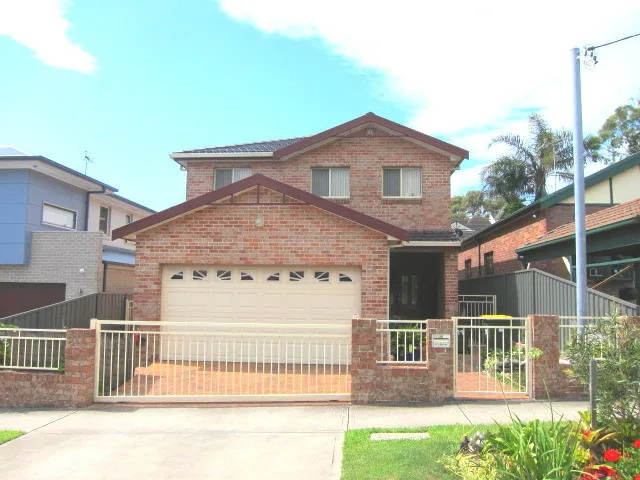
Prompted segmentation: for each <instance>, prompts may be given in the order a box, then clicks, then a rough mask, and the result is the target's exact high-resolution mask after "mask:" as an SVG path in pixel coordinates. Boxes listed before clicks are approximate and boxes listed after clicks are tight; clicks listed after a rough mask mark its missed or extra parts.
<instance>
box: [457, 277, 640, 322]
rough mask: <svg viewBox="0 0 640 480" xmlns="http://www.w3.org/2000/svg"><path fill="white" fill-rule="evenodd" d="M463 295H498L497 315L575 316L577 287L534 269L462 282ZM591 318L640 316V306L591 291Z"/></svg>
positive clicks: (589, 298)
mask: <svg viewBox="0 0 640 480" xmlns="http://www.w3.org/2000/svg"><path fill="white" fill-rule="evenodd" d="M458 293H459V294H460V295H496V296H497V300H498V301H497V309H498V313H500V314H504V315H511V316H514V317H524V316H526V315H531V314H540V315H544V314H549V315H561V316H575V315H576V304H575V302H576V301H575V298H576V285H575V283H573V282H570V281H569V280H565V279H563V278H559V277H556V276H554V275H551V274H549V273H546V272H542V271H540V270H537V269H535V268H531V269H528V270H520V271H518V272H512V273H506V274H502V275H490V276H487V277H478V278H469V279H466V280H460V283H459V292H458ZM587 300H588V305H589V313H588V315H589V316H592V317H599V316H603V315H609V314H610V313H612V312H613V310H614V309H615V308H619V309H620V314H621V315H629V316H633V315H640V306H638V305H635V304H633V303H630V302H625V301H624V300H620V299H619V298H616V297H613V296H611V295H607V294H604V293H601V292H598V291H596V290H593V289H589V291H588V294H587Z"/></svg>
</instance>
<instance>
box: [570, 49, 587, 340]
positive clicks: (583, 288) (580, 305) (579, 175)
mask: <svg viewBox="0 0 640 480" xmlns="http://www.w3.org/2000/svg"><path fill="white" fill-rule="evenodd" d="M571 63H572V64H573V198H574V200H575V225H576V315H577V317H578V325H580V326H582V325H584V324H585V323H586V320H585V318H584V317H586V316H587V236H586V233H585V226H584V217H585V215H584V143H583V138H584V137H583V135H582V93H581V88H580V49H579V48H573V49H571ZM580 331H581V332H582V328H580Z"/></svg>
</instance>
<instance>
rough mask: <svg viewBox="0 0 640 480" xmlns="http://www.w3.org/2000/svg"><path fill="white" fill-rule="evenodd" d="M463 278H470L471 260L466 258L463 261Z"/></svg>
mask: <svg viewBox="0 0 640 480" xmlns="http://www.w3.org/2000/svg"><path fill="white" fill-rule="evenodd" d="M464 278H471V259H470V258H467V259H466V260H465V261H464Z"/></svg>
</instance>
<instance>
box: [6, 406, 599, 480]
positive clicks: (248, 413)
mask: <svg viewBox="0 0 640 480" xmlns="http://www.w3.org/2000/svg"><path fill="white" fill-rule="evenodd" d="M511 408H512V411H513V412H514V413H516V414H518V415H519V416H520V417H521V418H522V419H530V418H549V417H550V409H549V406H548V405H545V404H542V403H538V402H521V403H512V404H511ZM585 408H586V405H585V404H584V403H583V402H558V403H555V404H554V409H555V410H556V411H558V412H560V413H564V414H565V415H567V416H569V417H572V418H575V417H576V412H577V411H578V410H581V409H585ZM492 419H495V420H496V421H506V420H508V410H507V409H506V407H505V404H504V403H501V402H472V403H471V402H470V403H458V404H456V403H450V404H446V405H441V406H435V407H434V406H430V407H370V406H349V405H335V406H277V407H233V408H212V407H189V408H152V407H141V408H137V407H117V406H114V407H111V406H109V407H104V408H98V407H92V408H88V409H83V410H77V411H76V410H69V411H59V410H7V409H0V429H17V430H24V431H26V432H28V433H27V434H26V435H24V436H23V437H20V438H18V439H16V440H13V441H11V442H9V443H7V444H5V445H2V446H0V465H2V470H1V471H2V478H8V479H9V478H10V479H14V480H20V479H25V480H26V479H28V480H31V479H64V480H72V479H82V480H85V479H87V478H91V479H110V480H113V479H121V478H122V479H124V478H126V479H133V478H135V479H147V478H148V479H154V480H160V479H174V478H175V479H271V478H273V479H276V478H277V479H296V480H300V479H305V480H315V479H323V480H326V479H338V478H340V465H341V448H342V438H343V433H344V431H346V430H347V429H355V428H369V427H411V426H428V425H442V424H456V423H459V424H469V425H471V424H476V423H490V422H491V421H492Z"/></svg>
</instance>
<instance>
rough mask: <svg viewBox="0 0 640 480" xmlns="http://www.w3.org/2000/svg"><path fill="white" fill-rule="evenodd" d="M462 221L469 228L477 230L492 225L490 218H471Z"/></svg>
mask: <svg viewBox="0 0 640 480" xmlns="http://www.w3.org/2000/svg"><path fill="white" fill-rule="evenodd" d="M460 223H462V224H463V225H464V226H466V227H467V228H469V229H471V230H473V231H475V232H477V231H479V230H482V229H483V228H486V227H488V226H489V225H491V220H489V219H488V218H471V219H469V220H464V221H462V222H460Z"/></svg>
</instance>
